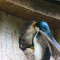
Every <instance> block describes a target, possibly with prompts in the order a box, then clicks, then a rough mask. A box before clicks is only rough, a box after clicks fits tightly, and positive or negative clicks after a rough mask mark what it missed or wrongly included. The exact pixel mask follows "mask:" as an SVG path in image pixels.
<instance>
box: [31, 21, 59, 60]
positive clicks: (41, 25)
mask: <svg viewBox="0 0 60 60" xmlns="http://www.w3.org/2000/svg"><path fill="white" fill-rule="evenodd" d="M32 26H33V28H35V30H36V32H35V34H34V36H33V39H32V42H33V44H34V49H35V51H34V56H35V60H52V59H51V57H52V58H53V60H57V57H58V56H60V45H59V44H58V43H57V41H56V40H55V39H54V38H53V36H52V34H51V30H50V28H49V25H48V24H47V23H46V22H45V21H38V22H34V23H33V24H32Z"/></svg>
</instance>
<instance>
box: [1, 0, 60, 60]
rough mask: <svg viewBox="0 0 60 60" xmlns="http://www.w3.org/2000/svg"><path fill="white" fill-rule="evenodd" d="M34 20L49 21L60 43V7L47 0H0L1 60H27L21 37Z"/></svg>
mask: <svg viewBox="0 0 60 60" xmlns="http://www.w3.org/2000/svg"><path fill="white" fill-rule="evenodd" d="M34 20H36V21H37V20H45V21H47V22H48V23H49V25H50V27H51V30H52V33H53V36H54V37H55V38H56V39H57V41H58V42H60V34H59V33H60V5H57V4H54V3H51V2H49V1H47V0H0V60H27V59H26V56H25V55H24V53H23V52H22V50H21V49H20V48H19V37H20V36H21V33H23V32H25V28H26V26H27V25H29V24H30V23H31V22H32V21H34Z"/></svg>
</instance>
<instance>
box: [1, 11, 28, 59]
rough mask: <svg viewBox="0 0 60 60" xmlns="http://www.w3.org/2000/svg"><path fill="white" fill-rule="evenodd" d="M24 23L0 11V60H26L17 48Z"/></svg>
mask: <svg viewBox="0 0 60 60" xmlns="http://www.w3.org/2000/svg"><path fill="white" fill-rule="evenodd" d="M23 24H24V21H23V20H22V19H20V18H17V17H14V16H12V15H9V14H6V13H4V12H1V11H0V60H24V59H25V60H27V59H26V57H25V55H24V53H23V52H22V50H21V49H20V48H19V36H20V33H19V32H21V29H22V26H23Z"/></svg>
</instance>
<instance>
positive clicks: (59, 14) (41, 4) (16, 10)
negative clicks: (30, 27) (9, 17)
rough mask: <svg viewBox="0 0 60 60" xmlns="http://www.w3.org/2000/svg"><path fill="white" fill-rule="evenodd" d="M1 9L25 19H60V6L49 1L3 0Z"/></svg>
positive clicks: (0, 2)
mask: <svg viewBox="0 0 60 60" xmlns="http://www.w3.org/2000/svg"><path fill="white" fill-rule="evenodd" d="M0 9H1V10H3V11H5V12H7V13H10V14H13V15H15V16H18V17H21V18H24V19H29V20H30V19H31V20H33V19H49V20H54V19H52V18H55V19H57V20H59V19H60V6H58V5H55V4H52V3H49V2H47V1H44V0H41V1H39V0H38V1H35V0H33V1H32V0H17V1H16V0H1V1H0Z"/></svg>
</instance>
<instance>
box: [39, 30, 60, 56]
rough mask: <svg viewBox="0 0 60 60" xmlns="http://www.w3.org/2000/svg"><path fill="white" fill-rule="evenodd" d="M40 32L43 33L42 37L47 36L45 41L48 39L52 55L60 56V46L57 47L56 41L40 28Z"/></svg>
mask: <svg viewBox="0 0 60 60" xmlns="http://www.w3.org/2000/svg"><path fill="white" fill-rule="evenodd" d="M40 33H41V35H42V37H43V38H45V41H47V42H48V43H49V46H48V47H49V49H50V51H52V55H53V56H60V48H57V47H56V46H55V45H54V43H53V42H52V40H51V39H50V38H49V37H48V36H47V35H46V34H45V33H44V32H43V31H41V30H40ZM46 45H47V44H46Z"/></svg>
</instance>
